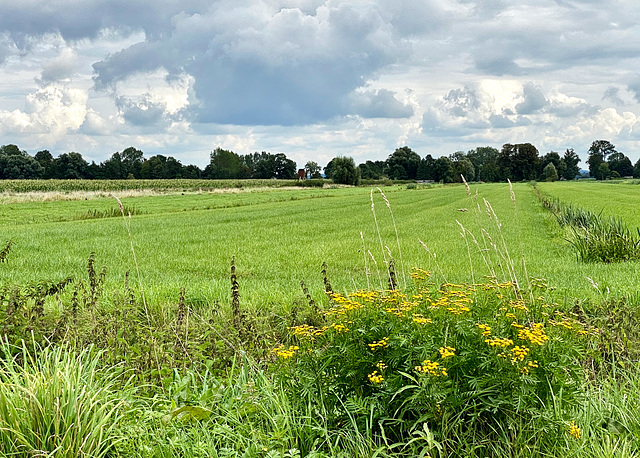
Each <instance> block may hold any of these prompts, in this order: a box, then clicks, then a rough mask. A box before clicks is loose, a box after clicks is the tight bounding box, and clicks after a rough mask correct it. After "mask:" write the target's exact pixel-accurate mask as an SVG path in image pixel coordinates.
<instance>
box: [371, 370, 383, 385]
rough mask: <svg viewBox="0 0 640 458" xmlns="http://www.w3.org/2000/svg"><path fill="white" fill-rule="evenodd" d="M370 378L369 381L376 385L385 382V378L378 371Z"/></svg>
mask: <svg viewBox="0 0 640 458" xmlns="http://www.w3.org/2000/svg"><path fill="white" fill-rule="evenodd" d="M368 377H369V381H370V382H371V383H374V384H379V383H382V382H384V377H383V376H382V374H378V371H373V372H372V373H371V374H369V375H368Z"/></svg>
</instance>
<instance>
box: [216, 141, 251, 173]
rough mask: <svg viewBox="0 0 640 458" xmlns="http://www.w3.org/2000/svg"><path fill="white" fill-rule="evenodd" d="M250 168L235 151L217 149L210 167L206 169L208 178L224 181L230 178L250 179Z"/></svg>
mask: <svg viewBox="0 0 640 458" xmlns="http://www.w3.org/2000/svg"><path fill="white" fill-rule="evenodd" d="M250 172H251V171H250V170H249V168H248V167H247V166H246V165H244V164H243V163H242V160H241V159H240V156H238V155H237V154H236V153H234V152H233V151H228V150H225V149H222V148H216V149H215V150H213V151H212V152H211V156H210V162H209V165H208V166H207V167H206V168H205V171H204V173H205V176H206V177H207V178H212V179H217V180H222V179H229V178H236V179H237V178H249V177H250Z"/></svg>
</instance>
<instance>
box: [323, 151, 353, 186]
mask: <svg viewBox="0 0 640 458" xmlns="http://www.w3.org/2000/svg"><path fill="white" fill-rule="evenodd" d="M329 164H331V169H330V171H331V179H332V180H333V182H334V183H339V184H350V185H353V186H357V185H358V184H360V170H359V169H358V168H357V167H356V163H355V162H354V160H353V158H351V157H344V156H338V157H334V158H333V159H332V160H331V162H329ZM329 164H327V167H328V166H329ZM325 171H326V167H325Z"/></svg>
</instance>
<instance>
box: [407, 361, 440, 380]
mask: <svg viewBox="0 0 640 458" xmlns="http://www.w3.org/2000/svg"><path fill="white" fill-rule="evenodd" d="M414 369H415V371H416V372H419V373H421V374H430V375H433V376H434V377H440V376H441V375H442V376H446V375H447V369H446V368H444V367H441V366H440V363H438V362H437V361H429V360H428V359H427V360H424V361H422V365H421V366H416V367H414Z"/></svg>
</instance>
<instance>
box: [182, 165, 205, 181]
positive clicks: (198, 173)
mask: <svg viewBox="0 0 640 458" xmlns="http://www.w3.org/2000/svg"><path fill="white" fill-rule="evenodd" d="M182 178H190V179H196V178H202V170H200V167H198V166H197V165H192V164H190V165H185V166H183V167H182Z"/></svg>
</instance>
